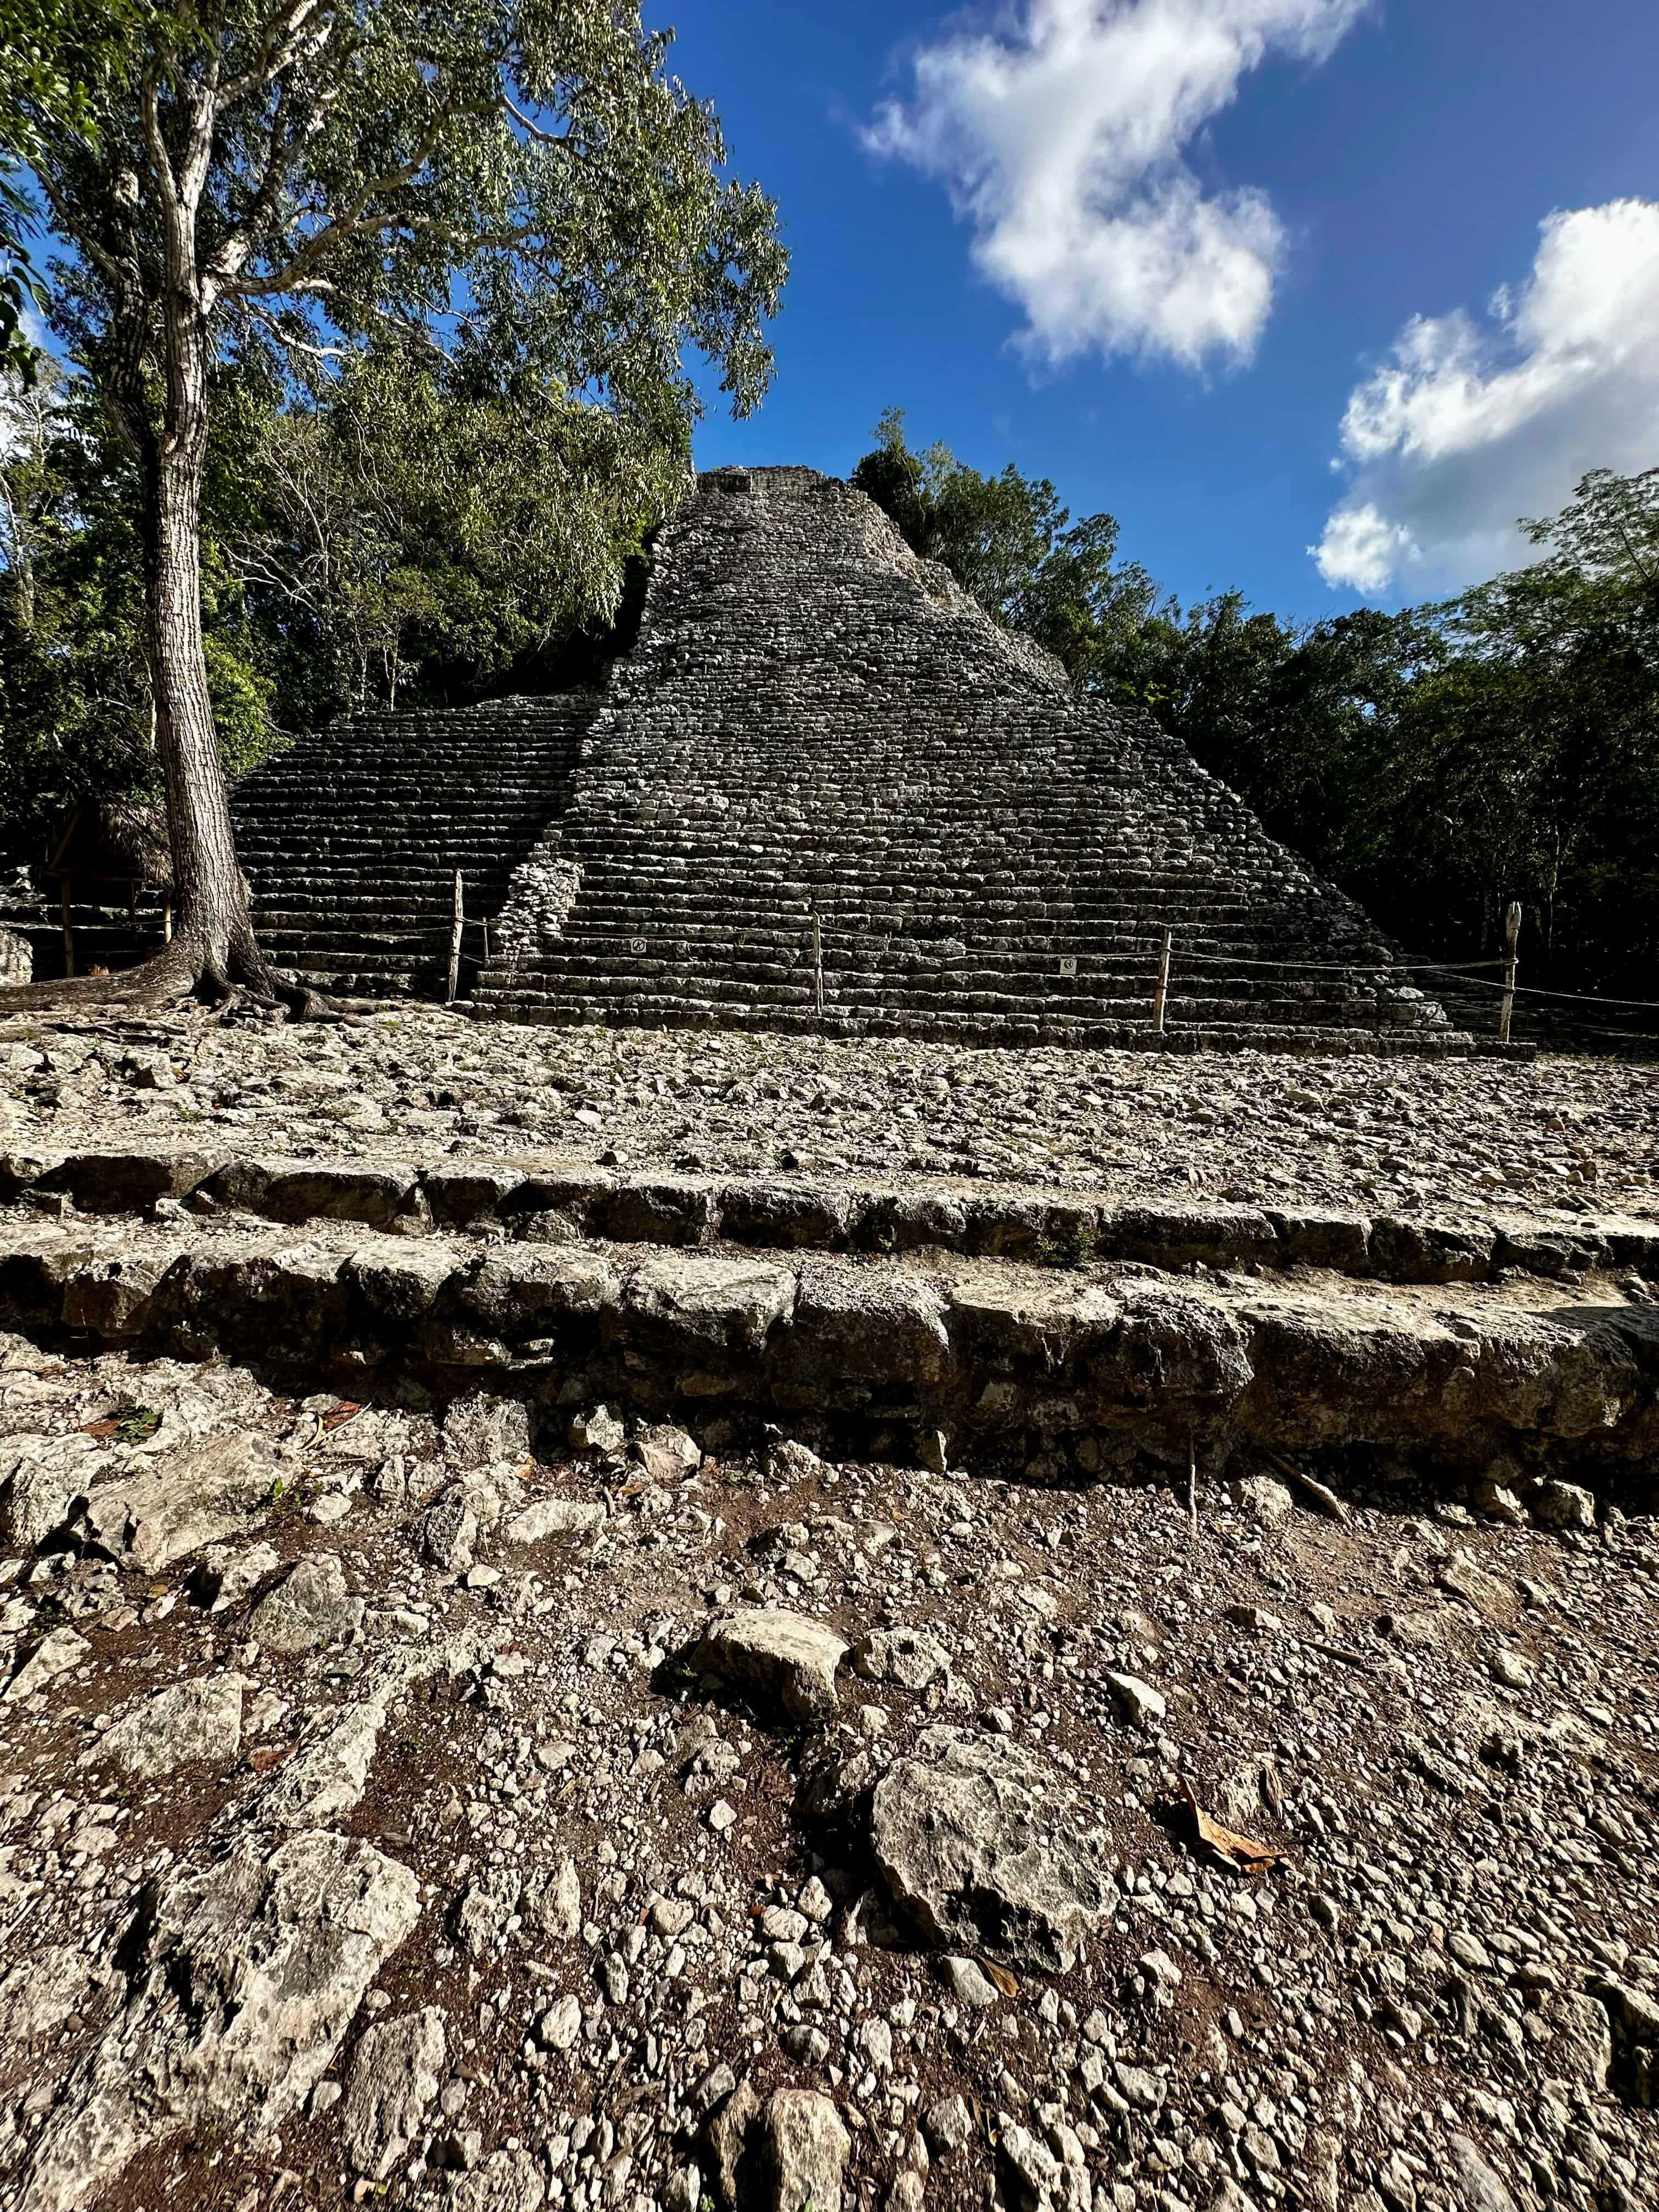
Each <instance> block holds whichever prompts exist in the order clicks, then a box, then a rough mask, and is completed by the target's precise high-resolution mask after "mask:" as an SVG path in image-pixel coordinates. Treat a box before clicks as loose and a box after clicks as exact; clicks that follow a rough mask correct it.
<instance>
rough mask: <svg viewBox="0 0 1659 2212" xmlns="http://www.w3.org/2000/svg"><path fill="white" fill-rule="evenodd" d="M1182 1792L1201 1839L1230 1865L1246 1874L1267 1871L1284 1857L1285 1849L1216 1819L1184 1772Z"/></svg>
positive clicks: (1208, 1848)
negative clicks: (1201, 1800)
mask: <svg viewBox="0 0 1659 2212" xmlns="http://www.w3.org/2000/svg"><path fill="white" fill-rule="evenodd" d="M1181 1794H1182V1796H1183V1797H1184V1798H1185V1799H1186V1801H1187V1809H1188V1812H1189V1813H1190V1814H1192V1816H1193V1826H1194V1828H1195V1829H1196V1830H1197V1832H1198V1840H1199V1842H1200V1844H1204V1845H1205V1846H1206V1849H1207V1850H1212V1851H1213V1852H1214V1853H1215V1854H1216V1856H1217V1857H1218V1858H1219V1859H1221V1860H1222V1861H1223V1862H1224V1863H1225V1864H1226V1865H1228V1866H1231V1867H1233V1868H1236V1869H1237V1870H1238V1871H1239V1872H1240V1873H1243V1874H1265V1873H1266V1872H1267V1869H1268V1868H1269V1867H1275V1866H1277V1865H1279V1862H1280V1861H1281V1860H1282V1859H1283V1858H1284V1857H1285V1854H1284V1852H1283V1851H1276V1850H1273V1847H1272V1845H1271V1844H1258V1843H1255V1842H1253V1841H1252V1840H1251V1838H1249V1836H1241V1835H1240V1834H1238V1832H1237V1830H1235V1829H1232V1828H1224V1827H1223V1826H1222V1825H1221V1823H1220V1821H1219V1820H1212V1819H1211V1818H1210V1816H1209V1814H1207V1813H1206V1811H1205V1810H1204V1808H1203V1807H1202V1806H1201V1805H1200V1803H1199V1802H1198V1800H1197V1798H1196V1797H1194V1795H1193V1790H1192V1784H1190V1783H1189V1782H1188V1780H1187V1778H1186V1777H1185V1776H1184V1775H1183V1776H1182V1778H1181Z"/></svg>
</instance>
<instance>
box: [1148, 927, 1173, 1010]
mask: <svg viewBox="0 0 1659 2212" xmlns="http://www.w3.org/2000/svg"><path fill="white" fill-rule="evenodd" d="M1174 943H1175V932H1174V930H1172V929H1166V930H1165V931H1164V950H1163V951H1162V952H1161V953H1160V954H1159V956H1158V989H1157V990H1156V991H1155V992H1154V993H1153V994H1152V1027H1153V1028H1154V1029H1155V1030H1157V1031H1158V1035H1159V1036H1163V1034H1164V1007H1165V1006H1166V1005H1167V1004H1168V1002H1169V997H1170V948H1171V946H1172V945H1174Z"/></svg>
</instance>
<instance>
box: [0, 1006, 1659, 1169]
mask: <svg viewBox="0 0 1659 2212" xmlns="http://www.w3.org/2000/svg"><path fill="white" fill-rule="evenodd" d="M210 1131H222V1132H224V1133H226V1134H230V1133H236V1134H237V1135H238V1136H240V1137H241V1138H244V1139H251V1140H252V1141H253V1142H256V1143H258V1145H261V1146H269V1147H270V1148H271V1149H273V1150H277V1151H282V1152H299V1153H301V1154H305V1153H312V1152H318V1153H340V1152H367V1151H372V1150H374V1149H377V1148H378V1149H380V1150H386V1149H387V1148H388V1147H390V1146H394V1145H395V1146H402V1147H404V1148H418V1149H420V1150H421V1151H422V1152H453V1153H457V1154H461V1155H469V1154H480V1155H483V1154H488V1155H489V1156H491V1157H501V1156H503V1155H512V1156H513V1157H517V1156H519V1155H520V1154H532V1155H534V1154H550V1153H551V1154H556V1155H557V1156H558V1157H560V1158H567V1159H569V1158H577V1159H587V1160H594V1159H597V1160H601V1161H605V1162H606V1163H613V1162H614V1163H616V1164H621V1165H623V1166H629V1167H632V1166H645V1165H652V1164H658V1165H660V1164H681V1165H684V1166H685V1167H688V1168H690V1167H691V1166H693V1165H696V1166H699V1167H702V1168H707V1169H709V1170H720V1171H732V1170H738V1171H758V1170H775V1169H778V1168H784V1169H789V1168H792V1167H793V1166H797V1165H799V1167H801V1168H803V1169H807V1170H812V1171H813V1172H815V1173H818V1174H824V1175H828V1176H832V1177H833V1176H836V1174H837V1173H839V1172H841V1171H845V1172H847V1173H848V1174H849V1175H850V1174H859V1175H866V1176H867V1175H868V1174H869V1173H870V1172H872V1170H873V1171H877V1172H879V1173H881V1174H884V1175H896V1174H903V1173H914V1174H919V1175H922V1174H925V1175H928V1176H946V1177H952V1178H954V1177H969V1176H976V1177H988V1178H992V1179H994V1180H998V1181H1018V1182H1035V1183H1044V1184H1060V1183H1073V1184H1076V1183H1086V1184H1088V1185H1089V1186H1091V1188H1102V1189H1104V1190H1106V1191H1109V1192H1110V1193H1112V1194H1122V1195H1126V1196H1133V1195H1134V1194H1152V1193H1156V1194H1160V1195H1162V1196H1164V1197H1168V1196H1170V1195H1171V1194H1175V1193H1182V1192H1184V1193H1188V1194H1208V1195H1211V1196H1217V1197H1225V1198H1230V1199H1236V1200H1243V1201H1246V1202H1254V1203H1264V1202H1266V1203H1271V1202H1273V1200H1282V1199H1283V1198H1284V1197H1285V1194H1289V1193H1295V1194H1298V1195H1299V1196H1300V1197H1302V1198H1304V1199H1305V1200H1309V1201H1310V1202H1314V1201H1328V1202H1331V1203H1334V1204H1337V1205H1342V1204H1350V1205H1351V1204H1353V1203H1355V1202H1356V1201H1357V1200H1364V1202H1366V1203H1367V1204H1370V1205H1372V1206H1378V1207H1383V1208H1386V1207H1389V1206H1405V1207H1413V1208H1423V1207H1432V1206H1447V1207H1452V1208H1455V1207H1458V1206H1468V1205H1470V1204H1472V1203H1480V1202H1482V1201H1489V1202H1492V1203H1498V1204H1504V1205H1510V1206H1513V1205H1516V1204H1520V1205H1525V1206H1558V1207H1559V1206H1565V1207H1567V1208H1569V1209H1571V1208H1574V1207H1578V1208H1589V1207H1590V1206H1598V1207H1601V1208H1604V1209H1605V1208H1607V1207H1629V1208H1632V1209H1635V1210H1637V1211H1642V1210H1644V1209H1647V1210H1650V1209H1651V1207H1652V1206H1653V1204H1654V1202H1655V1199H1656V1195H1659V1182H1656V1178H1659V1069H1655V1068H1654V1067H1651V1066H1633V1065H1629V1064H1621V1063H1620V1062H1617V1061H1613V1060H1593V1059H1589V1058H1580V1057H1572V1058H1566V1057H1554V1058H1541V1059H1540V1060H1536V1061H1534V1062H1533V1063H1532V1064H1530V1065H1526V1066H1516V1065H1505V1064H1500V1063H1497V1062H1492V1061H1480V1060H1475V1061H1457V1060H1452V1061H1436V1060H1367V1059H1363V1058H1340V1059H1328V1060H1314V1059H1300V1058H1294V1059H1291V1058H1285V1057H1282V1056H1277V1055H1262V1054H1253V1053H1240V1054H1203V1055H1198V1056H1188V1055H1172V1056H1170V1057H1168V1058H1164V1057H1159V1056H1154V1055H1151V1054H1142V1053H1114V1052H1109V1053H1085V1052H1064V1051H1058V1050H1055V1051H1046V1050H1045V1051H1018V1052H1011V1051H999V1050H971V1049H968V1048H952V1047H947V1046H941V1045H933V1044H928V1045H923V1044H915V1043H908V1042H874V1041H871V1042H860V1043H856V1044H842V1043H830V1042H822V1041H819V1040H815V1039H801V1038H790V1037H782V1036H726V1035H715V1034H702V1033H696V1034H688V1033H685V1032H651V1031H644V1032H637V1031H636V1032H621V1033H615V1032H609V1031H605V1030H598V1029H561V1030H538V1029H516V1028H510V1027H496V1026H486V1025H484V1024H474V1023H471V1022H469V1021H466V1020H465V1019H462V1018H457V1017H454V1016H452V1015H448V1014H446V1013H445V1012H443V1011H442V1010H441V1009H439V1008H435V1007H425V1008H417V1009H414V1010H411V1011H410V1012H399V1013H398V1014H395V1015H386V1016H383V1017H379V1018H373V1019H370V1020H368V1021H365V1022H363V1023H362V1024H357V1025H351V1026H344V1027H341V1026H336V1025H332V1024H328V1025H324V1024H305V1025H301V1026H299V1027H295V1028H288V1027H283V1026H278V1027H275V1028H266V1027H264V1026H255V1027H252V1028H249V1027H246V1026H242V1025H238V1026H234V1027H227V1026H224V1025H222V1024H219V1023H218V1022H216V1021H215V1020H214V1019H212V1018H209V1017H207V1016H204V1015H199V1014H186V1015H181V1016H179V1017H178V1018H167V1019H164V1020H155V1021H144V1022H135V1023H128V1024H122V1025H120V1026H118V1027H117V1028H113V1029H112V1028H109V1027H107V1026H103V1027H100V1026H96V1025H94V1024H90V1023H76V1022H75V1021H72V1020H55V1021H53V1022H52V1023H50V1024H47V1023H44V1022H42V1021H40V1020H39V1019H33V1020H24V1019H21V1018H15V1017H14V1018H11V1019H10V1020H9V1021H5V1022H3V1023H0V1145H6V1144H9V1145H11V1146H18V1145H21V1144H35V1145H40V1144H49V1143H53V1142H67V1141H84V1140H89V1139H112V1140H120V1139H131V1138H133V1137H135V1136H142V1138H143V1139H144V1140H145V1141H147V1142H148V1141H151V1140H158V1139H159V1140H161V1141H166V1140H168V1139H181V1140H182V1139H186V1138H188V1139H190V1140H191V1141H194V1142H196V1143H197V1144H199V1143H200V1141H201V1139H202V1137H203V1135H204V1133H207V1132H210Z"/></svg>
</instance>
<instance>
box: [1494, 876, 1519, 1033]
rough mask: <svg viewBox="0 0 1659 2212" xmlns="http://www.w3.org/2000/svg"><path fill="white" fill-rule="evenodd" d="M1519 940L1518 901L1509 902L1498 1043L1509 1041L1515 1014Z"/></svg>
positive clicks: (1505, 928) (1499, 1008)
mask: <svg viewBox="0 0 1659 2212" xmlns="http://www.w3.org/2000/svg"><path fill="white" fill-rule="evenodd" d="M1520 938H1521V907H1520V902H1519V901H1518V900H1515V899H1511V900H1510V910H1509V912H1508V913H1507V914H1506V915H1504V996H1503V1000H1502V1002H1501V1004H1500V1005H1499V1006H1498V1042H1499V1043H1500V1044H1507V1043H1508V1042H1509V1041H1510V1017H1511V1016H1512V1015H1513V1014H1514V1012H1515V969H1516V958H1515V948H1516V945H1517V944H1518V943H1519V942H1520Z"/></svg>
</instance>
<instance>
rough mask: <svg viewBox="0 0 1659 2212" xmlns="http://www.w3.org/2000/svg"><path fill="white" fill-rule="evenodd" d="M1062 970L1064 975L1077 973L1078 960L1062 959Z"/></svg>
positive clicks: (1061, 972)
mask: <svg viewBox="0 0 1659 2212" xmlns="http://www.w3.org/2000/svg"><path fill="white" fill-rule="evenodd" d="M1076 973H1077V962H1076V960H1075V959H1074V958H1068V959H1066V960H1062V961H1061V962H1060V974H1061V975H1076Z"/></svg>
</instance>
